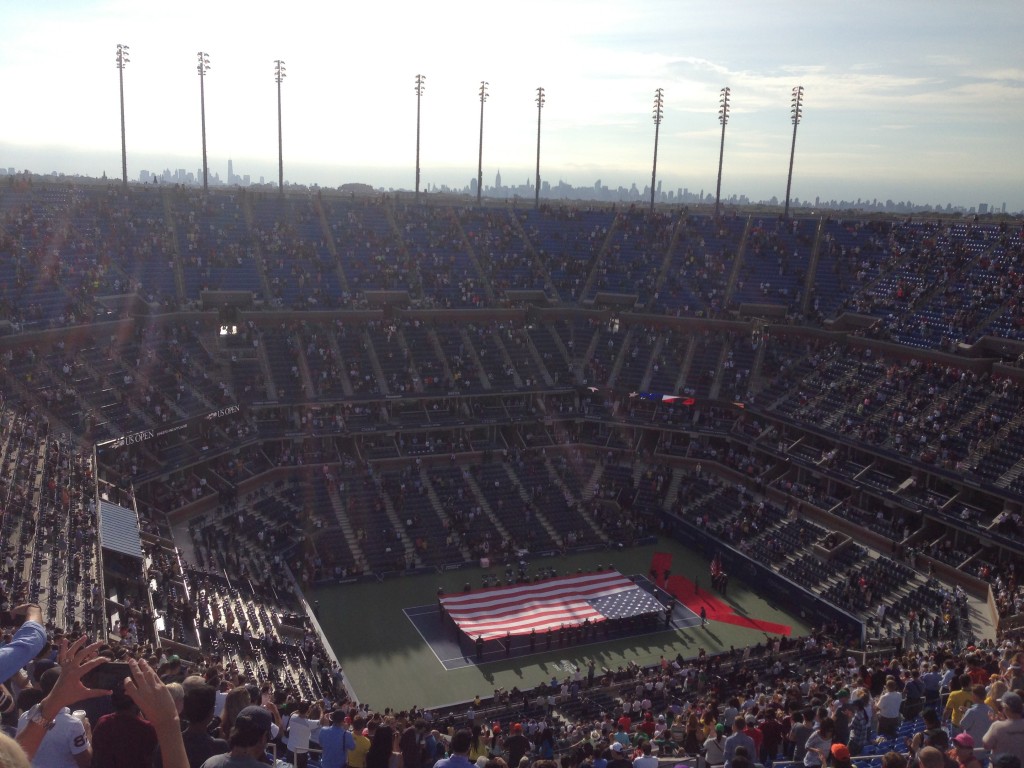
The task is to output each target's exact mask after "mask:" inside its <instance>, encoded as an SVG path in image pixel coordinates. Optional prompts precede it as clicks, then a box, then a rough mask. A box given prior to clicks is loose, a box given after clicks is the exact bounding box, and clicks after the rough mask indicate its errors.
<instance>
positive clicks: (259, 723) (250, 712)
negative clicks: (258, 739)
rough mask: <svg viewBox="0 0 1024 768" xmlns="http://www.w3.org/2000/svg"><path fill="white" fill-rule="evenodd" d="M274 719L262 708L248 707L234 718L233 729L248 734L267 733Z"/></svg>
mask: <svg viewBox="0 0 1024 768" xmlns="http://www.w3.org/2000/svg"><path fill="white" fill-rule="evenodd" d="M273 722H274V718H272V717H271V716H270V713H269V712H268V711H267V710H265V709H264V708H263V707H257V706H255V705H249V706H248V707H246V708H245V709H243V710H242V711H241V712H239V713H238V716H237V717H235V724H234V727H235V728H238V729H239V730H241V731H248V732H250V733H259V734H263V733H269V732H270V726H271V725H272V724H273Z"/></svg>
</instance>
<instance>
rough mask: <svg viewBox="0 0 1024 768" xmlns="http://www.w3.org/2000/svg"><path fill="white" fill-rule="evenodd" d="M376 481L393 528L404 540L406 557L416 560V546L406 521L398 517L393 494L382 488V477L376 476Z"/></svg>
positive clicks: (385, 511)
mask: <svg viewBox="0 0 1024 768" xmlns="http://www.w3.org/2000/svg"><path fill="white" fill-rule="evenodd" d="M374 482H375V484H376V486H377V489H378V493H379V497H380V500H381V502H383V504H384V513H385V514H386V515H387V517H388V521H389V522H390V523H391V530H393V531H397V532H398V535H399V538H400V540H401V542H402V546H403V547H404V548H405V557H406V560H408V561H409V562H415V561H416V548H415V546H414V545H413V542H412V539H410V538H409V533H408V531H407V530H406V526H405V521H404V520H401V519H400V518H399V517H398V513H397V512H395V505H394V504H392V503H391V496H390V495H389V494H387V493H384V492H383V491H382V490H381V488H380V478H379V477H378V476H376V475H375V476H374Z"/></svg>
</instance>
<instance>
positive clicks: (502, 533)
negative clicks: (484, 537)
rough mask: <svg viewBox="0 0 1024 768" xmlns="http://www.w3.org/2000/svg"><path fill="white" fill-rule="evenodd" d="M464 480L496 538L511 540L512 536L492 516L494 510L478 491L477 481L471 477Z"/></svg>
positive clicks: (482, 493) (467, 476)
mask: <svg viewBox="0 0 1024 768" xmlns="http://www.w3.org/2000/svg"><path fill="white" fill-rule="evenodd" d="M465 479H466V485H467V486H469V489H470V490H471V491H472V492H473V497H474V498H475V499H476V502H477V504H478V505H479V506H480V509H481V510H482V511H483V513H484V514H485V515H487V519H488V520H490V521H491V525H493V526H494V530H495V531H496V532H497V534H498V536H499V537H500V538H501V539H502V540H504V541H509V540H511V539H512V535H511V534H510V533H509V532H508V528H506V527H505V526H504V524H503V523H502V521H501V520H500V519H499V518H498V516H497V515H496V514H494V509H493V508H492V507H491V504H490V502H489V501H487V497H486V496H485V495H484V492H483V491H482V490H481V489H480V485H479V484H478V483H477V481H476V480H475V479H474V478H473V477H472V476H471V475H466V478H465Z"/></svg>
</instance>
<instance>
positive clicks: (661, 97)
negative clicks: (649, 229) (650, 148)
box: [651, 88, 665, 213]
mask: <svg viewBox="0 0 1024 768" xmlns="http://www.w3.org/2000/svg"><path fill="white" fill-rule="evenodd" d="M651 116H652V117H653V118H654V165H653V167H652V168H651V212H652V213H653V212H654V185H655V182H656V181H657V178H658V131H659V130H660V129H661V119H662V118H663V117H664V116H665V89H664V88H658V89H657V90H656V91H655V92H654V112H653V113H652V115H651Z"/></svg>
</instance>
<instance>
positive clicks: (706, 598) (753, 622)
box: [666, 576, 793, 636]
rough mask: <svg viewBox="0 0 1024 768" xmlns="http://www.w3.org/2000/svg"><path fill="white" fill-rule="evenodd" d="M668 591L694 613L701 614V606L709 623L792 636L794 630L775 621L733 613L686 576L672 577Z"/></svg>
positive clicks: (717, 598)
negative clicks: (714, 622) (698, 588)
mask: <svg viewBox="0 0 1024 768" xmlns="http://www.w3.org/2000/svg"><path fill="white" fill-rule="evenodd" d="M666 591H667V592H668V593H669V594H671V595H672V596H673V597H675V598H676V599H677V600H678V601H679V602H681V603H682V604H683V605H685V606H686V607H687V608H689V609H690V610H691V611H693V612H694V613H697V614H699V613H700V609H701V606H703V607H704V610H706V611H707V612H708V620H709V621H721V622H723V623H725V624H735V625H736V626H738V627H750V628H751V629H757V630H760V631H761V632H767V633H768V634H769V635H787V636H788V635H791V634H792V633H793V628H792V627H789V626H787V625H785V624H776V623H775V622H774V621H762V620H761V619H753V618H750V617H749V616H741V615H739V614H738V613H736V612H734V611H733V608H732V606H731V605H729V604H728V603H726V602H725V601H723V600H721V599H719V597H718V595H717V594H716V593H714V592H709V591H708V590H706V589H700V590H697V589H696V588H695V586H694V583H693V582H692V581H690V580H689V579H688V578H686V577H685V576H672V577H670V578H669V580H668V586H667V587H666Z"/></svg>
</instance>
